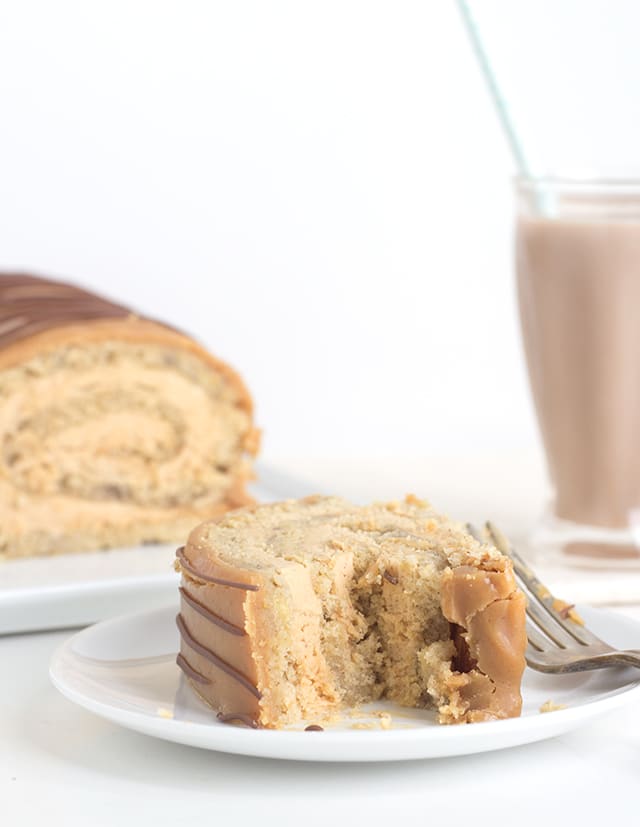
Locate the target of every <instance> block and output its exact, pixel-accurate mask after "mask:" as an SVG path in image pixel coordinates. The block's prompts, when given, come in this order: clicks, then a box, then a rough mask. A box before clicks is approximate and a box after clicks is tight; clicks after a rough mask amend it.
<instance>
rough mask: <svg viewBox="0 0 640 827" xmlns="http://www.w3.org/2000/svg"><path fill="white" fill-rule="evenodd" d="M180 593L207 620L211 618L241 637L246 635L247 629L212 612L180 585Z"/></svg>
mask: <svg viewBox="0 0 640 827" xmlns="http://www.w3.org/2000/svg"><path fill="white" fill-rule="evenodd" d="M180 594H181V595H182V597H183V598H184V601H185V603H187V604H188V605H189V606H191V608H192V609H193V610H194V611H195V612H198V614H201V615H202V616H203V617H206V618H207V620H210V621H211V623H215V625H216V626H219V627H220V628H221V629H224V630H225V632H229V634H231V635H238V636H240V637H243V636H245V635H246V634H247V633H246V632H245V630H244V629H243V628H242V627H240V626H234V624H233V623H229V621H228V620H225V619H224V618H222V617H220V616H219V615H217V614H215V612H212V611H211V609H208V608H207V607H206V606H203V605H202V603H200V602H199V601H198V600H196V599H195V597H194V596H193V595H191V594H189V592H188V591H187V590H186V589H185V588H183V587H182V586H180Z"/></svg>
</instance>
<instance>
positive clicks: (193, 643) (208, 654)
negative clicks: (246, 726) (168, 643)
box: [176, 615, 262, 700]
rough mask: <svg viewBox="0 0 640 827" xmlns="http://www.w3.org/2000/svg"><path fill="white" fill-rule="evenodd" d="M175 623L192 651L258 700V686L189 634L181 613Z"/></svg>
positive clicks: (259, 695)
mask: <svg viewBox="0 0 640 827" xmlns="http://www.w3.org/2000/svg"><path fill="white" fill-rule="evenodd" d="M176 623H177V624H178V629H179V630H180V635H181V637H182V639H183V640H184V642H185V643H186V644H187V645H188V646H190V647H191V648H192V649H193V650H194V652H197V653H198V654H199V655H200V656H201V657H203V658H205V659H206V660H208V661H209V662H210V663H212V664H213V665H214V666H217V667H218V669H220V670H221V671H222V672H225V673H226V674H227V675H229V677H230V678H233V679H234V680H236V681H238V683H239V684H241V686H244V688H245V689H246V690H247V691H248V692H250V693H251V694H252V695H254V696H255V697H256V698H257V699H258V700H260V699H261V698H262V693H261V692H260V690H259V689H258V687H257V686H255V685H254V684H253V683H251V681H250V680H249V679H248V678H247V677H246V676H245V675H243V674H242V672H238V670H237V669H235V668H234V667H233V666H231V664H230V663H227V662H226V660H222V658H221V657H219V656H218V655H216V653H215V652H212V651H211V649H207V647H206V646H203V645H202V644H201V643H199V642H198V641H197V640H196V639H195V638H194V637H193V636H192V635H191V632H190V631H189V629H188V628H187V624H186V623H185V622H184V619H183V617H182V615H177V616H176Z"/></svg>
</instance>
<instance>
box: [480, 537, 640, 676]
mask: <svg viewBox="0 0 640 827" xmlns="http://www.w3.org/2000/svg"><path fill="white" fill-rule="evenodd" d="M467 531H468V532H469V534H471V536H472V537H475V539H476V540H479V541H480V542H481V543H486V542H487V541H490V542H491V543H492V544H493V545H494V546H495V547H496V548H497V549H498V551H501V552H502V553H503V554H506V555H508V556H509V557H511V559H512V561H513V569H514V572H515V575H516V580H517V581H518V585H519V586H520V588H521V589H522V590H523V591H524V593H525V596H526V598H527V637H528V641H529V642H528V646H527V650H526V655H525V656H526V660H527V664H528V665H529V666H530V667H531V668H532V669H537V670H538V671H539V672H553V673H559V672H583V671H586V670H588V669H604V668H605V667H608V666H636V667H638V668H640V650H638V649H614V648H613V646H610V645H609V644H608V643H605V641H604V640H601V639H600V638H599V637H596V635H594V634H593V632H591V631H589V629H587V627H586V626H585V625H584V621H583V620H582V618H581V617H580V616H579V615H578V614H577V612H576V611H575V610H574V608H573V606H571V605H570V604H568V603H565V602H564V601H563V600H558V599H557V598H555V597H554V596H553V595H552V594H551V592H550V591H549V589H548V588H547V587H546V586H544V585H543V584H542V583H541V582H540V581H539V580H538V578H537V577H536V575H535V574H534V573H533V572H532V571H531V569H530V568H529V566H528V565H527V564H526V563H525V562H524V560H523V559H522V557H520V555H519V554H518V553H517V552H516V551H515V549H513V548H512V546H511V544H510V543H509V541H508V540H507V538H506V537H505V536H504V534H503V533H502V532H501V531H500V530H499V529H498V528H497V527H496V526H494V525H493V524H492V523H490V522H487V523H485V532H486V536H483V534H482V533H481V532H479V531H478V530H477V529H476V528H475V527H474V526H473V525H471V524H470V523H468V524H467Z"/></svg>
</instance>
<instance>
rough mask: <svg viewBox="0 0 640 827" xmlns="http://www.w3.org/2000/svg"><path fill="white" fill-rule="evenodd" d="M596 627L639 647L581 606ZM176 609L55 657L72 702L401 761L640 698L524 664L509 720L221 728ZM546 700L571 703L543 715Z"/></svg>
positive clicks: (307, 754) (211, 736) (357, 757)
mask: <svg viewBox="0 0 640 827" xmlns="http://www.w3.org/2000/svg"><path fill="white" fill-rule="evenodd" d="M581 612H582V613H583V616H584V617H585V619H586V621H587V623H588V624H589V626H590V627H591V628H592V629H593V630H594V631H595V632H596V634H599V635H600V636H601V637H603V638H604V639H605V640H607V641H610V642H611V643H612V644H614V645H617V646H620V647H625V648H638V647H639V646H640V624H638V623H636V622H635V621H633V620H630V619H628V618H626V617H622V616H620V615H615V614H610V613H607V612H604V611H601V610H596V609H581ZM175 615H176V609H175V608H165V609H156V610H154V611H150V612H145V613H141V614H136V615H128V616H125V617H120V618H116V619H115V620H108V621H105V622H103V623H98V624H97V625H95V626H91V627H89V628H88V629H84V630H83V631H82V632H79V633H78V634H76V635H74V636H73V637H72V638H71V639H70V640H68V641H67V642H66V643H64V644H63V645H62V646H61V647H60V648H59V649H58V651H57V652H56V653H55V654H54V656H53V659H52V661H51V667H50V675H51V680H52V681H53V683H54V685H55V686H56V687H57V688H58V689H59V690H60V692H62V694H63V695H65V696H66V697H67V698H69V699H70V700H72V701H74V702H75V703H77V704H79V705H80V706H83V707H85V708H86V709H88V710H90V711H91V712H95V713H96V714H97V715H101V716H102V717H104V718H107V719H108V720H110V721H113V722H114V723H117V724H120V725H121V726H124V727H128V728H130V729H133V730H136V731H137V732H142V733H145V734H146V735H152V736H155V737H156V738H164V739H165V740H167V741H176V742H178V743H181V744H190V745H191V746H194V747H201V748H203V749H211V750H218V751H220V752H231V753H238V754H241V755H253V756H261V757H266V758H285V759H294V760H298V761H401V760H407V759H412V758H436V757H443V756H449V755H466V754H471V753H476V752H486V751H488V750H496V749H502V748H504V747H511V746H516V745H519V744H526V743H531V742H533V741H540V740H542V739H544V738H550V737H552V736H554V735H559V734H561V733H563V732H567V731H569V730H571V729H575V728H577V727H579V726H581V725H582V724H583V723H586V722H587V721H589V720H590V719H592V718H594V717H596V716H597V715H600V714H602V713H604V712H607V711H609V710H611V709H614V708H615V707H618V706H621V705H622V704H625V703H627V702H629V701H631V700H633V699H634V698H636V699H637V698H638V697H640V672H639V671H638V670H632V669H617V668H616V669H605V670H601V671H598V672H583V673H578V674H574V675H553V676H550V675H542V674H539V673H536V672H532V671H531V670H530V669H527V670H526V672H525V676H524V680H523V686H522V690H523V699H524V704H523V712H522V716H521V717H520V718H513V719H510V720H507V721H492V722H488V723H480V724H469V725H462V726H440V725H438V724H437V723H436V721H435V717H434V714H433V713H432V712H431V713H430V712H427V711H424V712H423V711H417V710H408V709H404V708H402V707H398V706H395V705H393V704H390V703H386V702H380V703H375V704H371V705H370V706H368V707H366V708H365V709H363V710H358V712H357V714H356V713H349V712H347V713H345V714H343V715H341V717H340V720H338V721H336V722H334V723H331V724H324V723H323V726H324V727H325V729H324V731H323V732H305V731H304V727H305V726H306V725H307V724H308V723H313V721H305V722H303V723H301V724H300V725H299V726H298V727H296V728H291V729H287V730H279V731H274V730H253V729H249V728H244V727H239V726H234V725H229V724H222V723H219V722H218V721H217V720H216V717H215V713H214V712H212V710H211V709H209V708H208V707H207V706H205V705H204V704H203V703H202V702H201V701H199V699H198V698H197V697H196V696H195V695H194V693H193V692H192V691H191V690H190V688H189V686H188V684H187V682H186V681H185V679H184V677H183V676H182V673H181V672H180V670H179V669H178V667H177V666H176V664H175V653H176V652H177V650H178V633H177V629H176V626H175ZM546 701H551V702H553V703H554V704H557V705H561V704H562V705H565V706H566V708H565V709H560V710H557V711H553V712H548V713H544V714H542V713H540V706H541V705H542V704H543V703H545V702H546Z"/></svg>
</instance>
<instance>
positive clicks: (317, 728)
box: [304, 724, 324, 732]
mask: <svg viewBox="0 0 640 827" xmlns="http://www.w3.org/2000/svg"><path fill="white" fill-rule="evenodd" d="M304 731H305V732H324V727H321V726H320V724H309V726H306V727H305V728H304Z"/></svg>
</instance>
